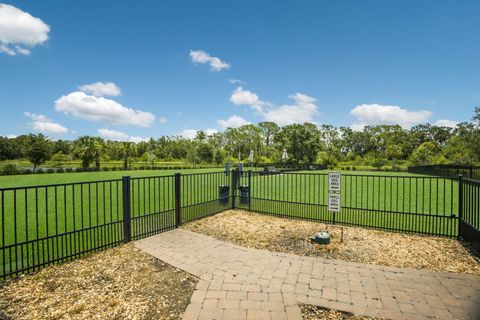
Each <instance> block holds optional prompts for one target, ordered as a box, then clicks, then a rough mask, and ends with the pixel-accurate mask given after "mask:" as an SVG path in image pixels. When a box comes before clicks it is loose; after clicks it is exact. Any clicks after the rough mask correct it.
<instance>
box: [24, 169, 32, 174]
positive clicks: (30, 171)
mask: <svg viewBox="0 0 480 320" xmlns="http://www.w3.org/2000/svg"><path fill="white" fill-rule="evenodd" d="M32 173H33V171H32V169H25V170H23V174H32Z"/></svg>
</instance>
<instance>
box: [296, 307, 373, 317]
mask: <svg viewBox="0 0 480 320" xmlns="http://www.w3.org/2000/svg"><path fill="white" fill-rule="evenodd" d="M298 306H299V307H300V310H301V311H302V317H303V320H379V319H382V318H372V317H367V316H356V315H354V314H353V313H349V312H343V311H337V310H332V309H326V308H322V307H318V306H314V305H311V304H303V303H299V304H298Z"/></svg>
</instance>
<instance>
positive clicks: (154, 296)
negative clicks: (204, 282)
mask: <svg viewBox="0 0 480 320" xmlns="http://www.w3.org/2000/svg"><path fill="white" fill-rule="evenodd" d="M196 283H197V279H196V278H195V277H194V276H192V275H190V274H188V273H186V272H184V271H182V270H179V269H176V268H174V267H172V266H170V265H168V264H166V263H164V262H162V261H160V260H157V259H155V258H153V257H151V256H149V255H147V254H145V253H143V252H141V251H140V250H138V249H136V248H134V246H133V245H132V244H127V245H122V246H120V247H116V248H113V249H108V250H105V251H102V252H99V253H96V254H92V255H89V256H86V257H84V258H81V259H78V260H74V261H71V262H67V263H63V264H59V265H55V266H51V267H48V268H46V269H43V270H41V271H39V272H37V273H35V274H31V275H25V276H22V277H20V278H19V279H14V280H10V281H7V282H5V283H4V284H3V285H1V287H0V319H38V320H39V319H181V318H182V315H183V313H184V311H185V309H186V307H187V305H188V304H189V302H190V296H191V295H192V292H193V290H194V288H195V286H196Z"/></svg>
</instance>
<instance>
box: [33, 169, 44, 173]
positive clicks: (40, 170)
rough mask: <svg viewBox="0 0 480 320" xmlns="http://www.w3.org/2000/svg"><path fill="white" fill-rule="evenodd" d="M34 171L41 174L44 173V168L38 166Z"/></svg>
mask: <svg viewBox="0 0 480 320" xmlns="http://www.w3.org/2000/svg"><path fill="white" fill-rule="evenodd" d="M35 173H38V174H42V173H45V170H43V169H42V168H38V169H37V170H36V171H35Z"/></svg>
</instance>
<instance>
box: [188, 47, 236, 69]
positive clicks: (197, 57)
mask: <svg viewBox="0 0 480 320" xmlns="http://www.w3.org/2000/svg"><path fill="white" fill-rule="evenodd" d="M190 58H191V59H192V62H193V63H201V64H205V63H208V64H209V65H210V70H212V71H216V72H218V71H222V70H223V69H229V68H230V64H229V63H226V62H223V61H222V60H220V59H219V58H217V57H212V56H211V55H209V54H208V53H206V52H205V51H203V50H197V51H192V50H190Z"/></svg>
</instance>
